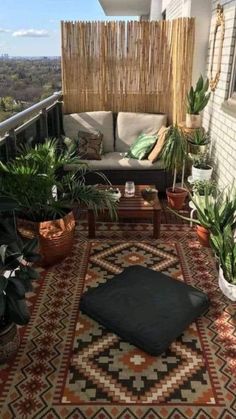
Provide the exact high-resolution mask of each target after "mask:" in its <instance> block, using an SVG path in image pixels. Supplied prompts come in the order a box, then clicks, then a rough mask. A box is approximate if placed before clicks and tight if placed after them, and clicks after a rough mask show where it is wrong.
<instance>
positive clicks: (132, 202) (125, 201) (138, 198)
mask: <svg viewBox="0 0 236 419" xmlns="http://www.w3.org/2000/svg"><path fill="white" fill-rule="evenodd" d="M112 187H113V188H118V189H119V190H120V191H121V194H122V196H121V198H120V200H119V203H118V210H128V211H132V210H134V211H135V210H143V211H150V210H153V209H155V210H161V204H160V201H159V198H158V196H157V197H156V199H155V201H154V202H152V203H149V202H147V201H144V199H143V197H142V195H141V191H142V190H143V189H145V188H148V187H149V188H150V187H151V188H154V189H156V188H155V185H135V195H134V196H125V186H124V185H112Z"/></svg>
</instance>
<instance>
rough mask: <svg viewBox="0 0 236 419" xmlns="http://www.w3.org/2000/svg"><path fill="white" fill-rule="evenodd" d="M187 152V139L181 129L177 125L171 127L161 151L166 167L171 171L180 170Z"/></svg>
mask: <svg viewBox="0 0 236 419" xmlns="http://www.w3.org/2000/svg"><path fill="white" fill-rule="evenodd" d="M186 152H187V150H186V141H185V139H184V136H183V134H182V132H181V130H179V128H178V126H177V125H175V126H172V127H170V129H169V131H168V134H167V137H166V140H165V144H164V147H163V149H162V153H161V158H162V159H163V163H164V165H165V168H166V169H167V170H170V171H171V172H174V171H175V170H177V172H180V171H181V170H182V167H183V162H184V160H185V157H186Z"/></svg>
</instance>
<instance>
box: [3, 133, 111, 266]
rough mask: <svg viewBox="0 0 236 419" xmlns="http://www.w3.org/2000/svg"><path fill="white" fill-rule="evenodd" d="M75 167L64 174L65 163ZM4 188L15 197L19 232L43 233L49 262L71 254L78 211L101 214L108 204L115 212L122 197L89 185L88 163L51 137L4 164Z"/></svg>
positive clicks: (42, 245) (44, 254) (43, 250)
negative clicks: (118, 198)
mask: <svg viewBox="0 0 236 419" xmlns="http://www.w3.org/2000/svg"><path fill="white" fill-rule="evenodd" d="M65 164H66V165H67V166H68V165H71V164H73V165H75V164H76V167H77V170H76V171H74V172H72V173H71V172H69V173H68V172H64V171H63V168H64V165H65ZM0 171H1V180H0V191H1V193H2V194H4V195H5V196H8V197H11V198H14V199H15V200H16V201H17V203H18V208H17V210H16V215H17V226H18V231H19V232H20V233H21V234H22V235H23V236H25V237H29V238H32V237H38V238H39V249H40V254H41V255H42V259H43V263H44V264H45V265H49V264H53V263H56V262H58V261H59V260H61V259H62V258H63V257H65V256H67V255H68V254H69V253H70V251H71V248H72V245H73V238H74V230H75V218H74V213H73V209H74V208H75V206H78V205H83V206H85V207H89V208H92V209H93V210H94V211H95V212H97V211H98V210H103V209H105V208H108V210H109V212H110V214H111V215H113V214H114V213H115V206H116V199H115V197H114V195H113V194H111V193H109V191H106V190H100V189H98V188H96V186H91V185H85V175H86V173H87V172H88V168H87V166H86V165H84V164H81V163H80V160H79V158H78V157H77V156H76V155H75V153H74V152H73V151H71V150H67V149H66V148H61V147H60V146H59V143H58V141H56V140H47V141H46V142H45V143H44V144H38V145H37V146H35V147H34V148H28V147H26V148H24V149H23V150H22V151H21V155H19V156H18V157H16V158H15V159H14V160H11V161H10V162H8V163H6V164H5V165H4V164H2V163H1V165H0Z"/></svg>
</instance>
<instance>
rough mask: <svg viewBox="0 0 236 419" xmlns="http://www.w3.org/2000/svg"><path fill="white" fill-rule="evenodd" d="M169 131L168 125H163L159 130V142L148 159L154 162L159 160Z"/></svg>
mask: <svg viewBox="0 0 236 419" xmlns="http://www.w3.org/2000/svg"><path fill="white" fill-rule="evenodd" d="M168 131H169V128H168V127H161V129H160V130H159V131H158V135H157V142H156V144H155V146H154V148H153V149H152V151H151V153H150V154H149V156H148V160H150V162H152V163H154V162H155V161H157V159H159V158H160V154H161V152H162V149H163V146H164V144H165V139H166V134H167V132H168Z"/></svg>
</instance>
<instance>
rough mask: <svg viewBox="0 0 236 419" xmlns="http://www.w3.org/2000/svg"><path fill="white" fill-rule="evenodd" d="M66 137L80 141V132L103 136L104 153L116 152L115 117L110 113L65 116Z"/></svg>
mask: <svg viewBox="0 0 236 419" xmlns="http://www.w3.org/2000/svg"><path fill="white" fill-rule="evenodd" d="M64 130H65V135H66V136H67V137H69V138H71V139H72V140H77V139H78V132H79V131H87V132H91V133H97V132H98V131H100V132H101V133H102V134H103V151H104V152H105V153H108V152H109V151H114V130H113V116H112V112H110V111H96V112H81V113H72V114H69V115H64Z"/></svg>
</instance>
